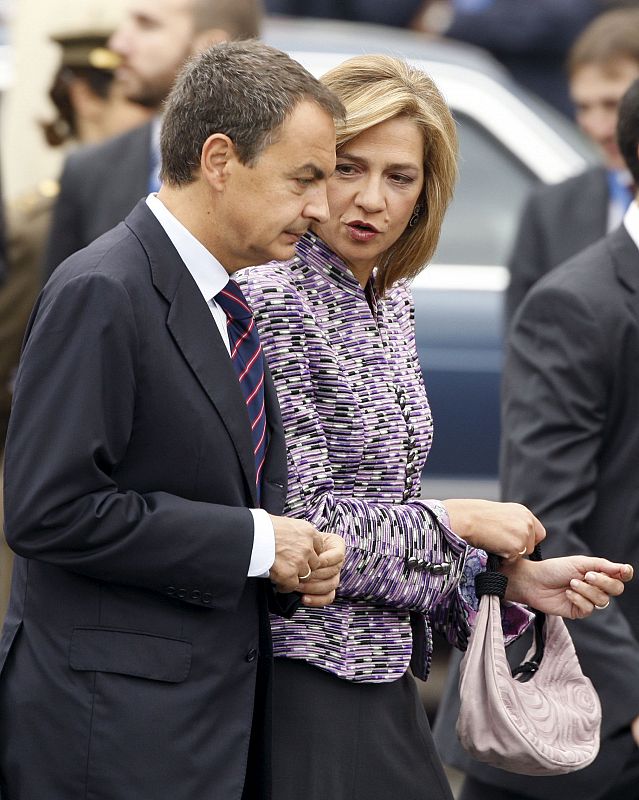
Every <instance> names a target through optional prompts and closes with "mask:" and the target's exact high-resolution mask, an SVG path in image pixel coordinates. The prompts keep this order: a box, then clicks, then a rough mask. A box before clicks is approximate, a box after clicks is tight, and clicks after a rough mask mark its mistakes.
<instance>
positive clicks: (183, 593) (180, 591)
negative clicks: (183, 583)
mask: <svg viewBox="0 0 639 800" xmlns="http://www.w3.org/2000/svg"><path fill="white" fill-rule="evenodd" d="M176 594H177V596H178V597H179V598H180V600H182V599H183V598H185V597H186V589H178V590H177V592H176Z"/></svg>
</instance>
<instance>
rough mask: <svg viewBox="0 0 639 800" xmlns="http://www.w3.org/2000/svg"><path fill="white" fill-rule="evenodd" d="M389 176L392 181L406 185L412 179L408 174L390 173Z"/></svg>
mask: <svg viewBox="0 0 639 800" xmlns="http://www.w3.org/2000/svg"><path fill="white" fill-rule="evenodd" d="M390 177H391V180H392V181H394V182H395V183H399V184H402V185H408V184H409V183H412V182H413V181H414V178H411V177H410V175H391V176H390Z"/></svg>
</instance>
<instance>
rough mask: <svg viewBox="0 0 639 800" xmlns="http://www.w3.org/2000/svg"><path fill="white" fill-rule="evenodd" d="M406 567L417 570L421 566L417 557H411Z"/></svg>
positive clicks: (407, 560)
mask: <svg viewBox="0 0 639 800" xmlns="http://www.w3.org/2000/svg"><path fill="white" fill-rule="evenodd" d="M406 566H407V567H410V569H416V568H417V567H418V566H419V559H418V558H417V556H409V557H408V558H407V559H406Z"/></svg>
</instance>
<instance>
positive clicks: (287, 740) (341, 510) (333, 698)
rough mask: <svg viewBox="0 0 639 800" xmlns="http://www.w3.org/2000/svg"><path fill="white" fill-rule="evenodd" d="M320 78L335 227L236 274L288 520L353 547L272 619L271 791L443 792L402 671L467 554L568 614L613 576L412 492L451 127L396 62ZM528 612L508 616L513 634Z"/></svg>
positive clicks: (426, 85)
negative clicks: (424, 307) (269, 383)
mask: <svg viewBox="0 0 639 800" xmlns="http://www.w3.org/2000/svg"><path fill="white" fill-rule="evenodd" d="M322 81H323V83H325V84H326V86H328V87H329V88H330V89H332V90H333V91H334V92H335V93H336V94H337V96H338V97H339V98H340V99H341V100H342V102H343V103H344V105H345V107H346V112H347V115H346V119H345V121H344V122H341V121H338V123H337V166H336V168H335V171H334V173H333V174H332V175H331V177H330V179H329V181H328V207H329V211H330V218H328V217H325V218H324V219H321V220H319V219H318V220H314V221H313V222H312V223H311V227H310V230H309V231H308V232H307V233H305V234H304V235H303V236H301V237H300V238H299V241H298V242H297V244H296V257H295V258H294V259H293V260H292V261H289V262H286V263H270V264H266V265H264V266H260V267H256V268H253V269H250V270H247V271H246V272H245V273H244V274H243V275H242V277H241V278H240V282H241V284H242V286H244V287H245V290H246V296H247V299H248V302H249V305H251V306H252V307H253V309H254V311H255V317H256V321H257V327H258V329H259V332H260V339H261V341H262V345H263V348H264V353H265V356H266V358H267V361H268V364H269V368H270V370H271V372H272V375H273V380H274V382H275V388H276V390H277V394H278V398H279V403H280V407H281V409H282V419H283V424H284V434H285V437H286V443H287V455H288V494H287V498H286V503H287V505H286V513H288V514H291V515H292V516H293V517H297V516H301V517H302V518H304V519H308V520H311V521H312V522H313V523H314V524H315V525H316V526H317V527H318V529H319V530H325V531H335V532H337V533H340V534H341V535H343V536H344V538H345V539H346V546H347V555H346V560H345V562H344V568H343V571H342V576H341V582H340V585H339V589H338V596H337V598H336V600H335V603H334V604H333V605H332V606H330V607H327V608H325V609H319V608H314V609H310V608H306V607H304V608H299V609H297V611H296V612H295V614H294V615H293V617H292V618H291V619H277V618H273V619H272V630H273V644H274V655H275V656H276V658H275V664H274V668H273V669H274V672H273V674H274V705H273V728H274V729H273V733H274V737H273V738H274V746H273V796H274V798H276V800H298V799H299V798H304V800H326V799H327V798H330V800H395V798H397V800H417V799H418V798H428V800H442V799H443V798H446V799H447V800H450V798H451V795H450V789H449V787H448V784H447V781H446V777H445V775H444V773H443V770H442V767H441V763H440V761H439V758H438V756H437V753H436V752H435V749H434V747H433V742H432V736H431V732H430V728H429V725H428V720H427V718H426V713H425V711H424V708H423V706H422V703H421V701H420V699H419V695H418V694H417V690H416V684H415V681H414V680H413V676H412V675H411V674H410V671H409V666H410V667H411V668H412V673H413V675H415V676H417V677H419V678H421V679H423V680H425V679H426V677H427V675H428V672H429V668H430V661H431V656H432V649H433V641H432V634H431V632H432V630H433V629H434V630H438V631H440V632H441V633H443V634H444V635H445V636H446V637H447V639H448V641H449V642H450V643H451V644H454V645H457V646H459V647H462V648H463V647H464V646H465V643H466V640H467V636H468V634H469V631H470V628H471V627H472V624H473V620H474V618H475V614H476V609H477V598H476V596H475V591H474V577H475V575H476V574H477V573H478V572H480V571H482V570H483V569H484V568H485V562H486V555H485V553H483V552H481V551H480V550H478V549H477V548H487V549H490V550H492V551H494V552H498V553H499V554H500V555H501V556H503V557H504V563H503V565H502V569H503V570H504V572H506V573H507V574H508V575H509V576H510V582H509V592H512V594H509V597H510V599H519V600H523V599H524V595H525V596H526V597H527V598H528V599H527V601H525V602H530V603H531V604H533V605H535V604H536V603H542V604H543V605H544V606H545V607H546V610H549V611H550V610H551V608H552V610H553V612H556V613H560V614H568V615H570V616H572V617H575V616H582V615H584V614H587V613H590V612H591V611H592V609H593V605H592V603H591V600H592V599H595V595H597V594H599V591H600V589H603V588H604V587H605V586H606V585H607V582H608V580H609V579H608V578H607V577H606V576H604V575H599V577H598V579H597V580H601V581H602V582H601V583H600V584H598V586H595V585H587V583H586V582H584V581H583V577H584V573H583V572H582V571H581V570H582V569H583V567H584V566H585V565H586V564H590V565H591V568H593V569H598V567H597V566H596V565H601V567H602V569H603V570H604V571H606V572H608V570H609V569H611V570H612V571H610V572H608V574H609V575H613V574H614V572H615V571H616V569H617V567H614V566H613V565H610V562H604V561H603V560H595V559H581V558H574V559H558V560H557V559H556V560H546V561H543V562H540V563H539V564H535V563H534V562H531V561H528V560H527V559H524V558H522V555H523V554H525V553H530V552H532V549H533V547H534V545H535V543H536V542H538V541H539V540H540V539H541V538H543V536H544V530H543V526H542V525H541V524H540V523H539V521H538V520H537V519H536V518H535V517H534V516H533V515H532V514H531V513H530V511H528V509H526V508H525V507H523V506H521V505H518V504H515V503H506V504H504V503H493V502H487V501H483V500H472V499H470V500H467V499H452V500H445V501H443V502H438V501H436V500H428V499H424V498H422V497H421V482H420V474H421V472H422V468H423V466H424V462H425V460H426V457H427V454H428V451H429V448H430V444H431V441H432V436H433V420H432V416H431V413H430V409H429V406H428V399H427V397H426V391H425V388H424V383H423V380H422V375H421V370H420V367H419V362H418V359H417V353H416V349H415V336H414V319H413V316H414V307H413V302H412V298H411V295H410V289H409V286H408V282H409V280H410V278H412V277H414V276H415V275H416V274H417V273H418V272H420V271H421V270H422V269H423V267H424V265H425V264H426V263H427V262H428V261H429V260H430V258H431V257H432V254H433V252H434V250H435V247H436V245H437V241H438V238H439V234H440V228H441V223H442V219H443V216H444V213H445V210H446V206H447V204H448V202H449V201H450V198H451V195H452V191H453V186H454V182H455V178H456V151H457V137H456V130H455V123H454V121H453V118H452V115H451V113H450V110H449V109H448V107H447V106H446V103H445V102H444V100H443V98H442V96H441V94H440V93H439V91H438V90H437V88H436V86H435V85H434V84H433V82H432V81H431V80H430V78H429V77H428V76H427V75H426V74H424V72H422V71H421V70H419V69H416V68H414V67H411V66H410V65H409V64H407V63H405V62H403V61H400V60H398V59H394V58H391V57H388V56H372V55H371V56H360V57H357V58H353V59H349V60H348V61H345V62H344V63H343V64H341V65H340V66H338V67H336V68H335V69H333V70H331V71H330V72H328V73H327V74H326V75H324V77H323V78H322ZM602 547H603V545H602ZM604 565H607V566H604ZM587 568H590V567H587ZM555 569H557V571H556V572H555ZM627 572H628V574H630V573H631V570H630V569H628V570H627ZM572 577H574V578H576V579H577V580H576V581H575V586H574V587H573V584H572V583H571V584H570V586H571V587H573V588H576V589H577V591H576V592H574V591H573V590H572V589H571V588H569V578H572ZM547 581H548V582H547ZM546 582H547V583H546ZM614 583H615V582H613V584H614ZM543 585H546V587H547V588H551V587H552V588H551V591H550V595H549V596H548V597H547V598H546V599H545V600H542V598H541V594H542V592H541V591H540V590H541V588H542V586H543ZM611 585H612V584H611ZM617 588H618V589H619V588H621V585H620V584H618V585H617ZM566 590H567V591H566ZM519 592H522V593H521V594H519ZM589 598H590V599H589ZM546 602H549V603H550V606H546ZM595 602H597V603H599V604H601V605H604V604H605V603H606V602H607V597H605V596H604V595H601V599H600V600H595ZM522 613H523V610H522V609H521V608H519V607H516V606H511V605H505V606H504V616H505V618H506V624H507V626H508V630H509V631H510V632H511V633H514V632H515V631H521V623H522V622H523V620H522V616H521V615H522ZM524 626H525V622H524ZM327 764H328V765H330V769H328V770H327V769H326V765H327Z"/></svg>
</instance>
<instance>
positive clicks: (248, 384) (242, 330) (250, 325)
mask: <svg viewBox="0 0 639 800" xmlns="http://www.w3.org/2000/svg"><path fill="white" fill-rule="evenodd" d="M215 302H216V303H217V304H218V305H219V306H220V307H221V308H222V309H223V311H224V313H225V314H226V324H227V329H228V334H229V342H230V345H231V361H232V362H233V366H234V367H235V371H236V372H237V377H238V379H239V381H240V386H241V388H242V392H243V393H244V399H245V400H246V408H247V411H248V415H249V420H250V422H251V431H252V434H253V448H254V450H253V453H254V456H255V474H256V487H257V496H258V500H259V496H260V481H261V474H262V467H263V466H264V457H265V455H266V414H265V411H264V356H263V355H262V346H261V345H260V337H259V334H258V332H257V327H256V325H255V320H254V319H253V312H252V311H251V309H250V307H249V304H248V303H247V302H246V298H245V297H244V295H243V294H242V290H241V289H240V287H239V286H238V285H237V283H236V282H235V281H232V280H230V281H229V282H228V283H227V284H226V286H225V287H224V288H223V289H222V291H221V292H218V294H216V295H215Z"/></svg>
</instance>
